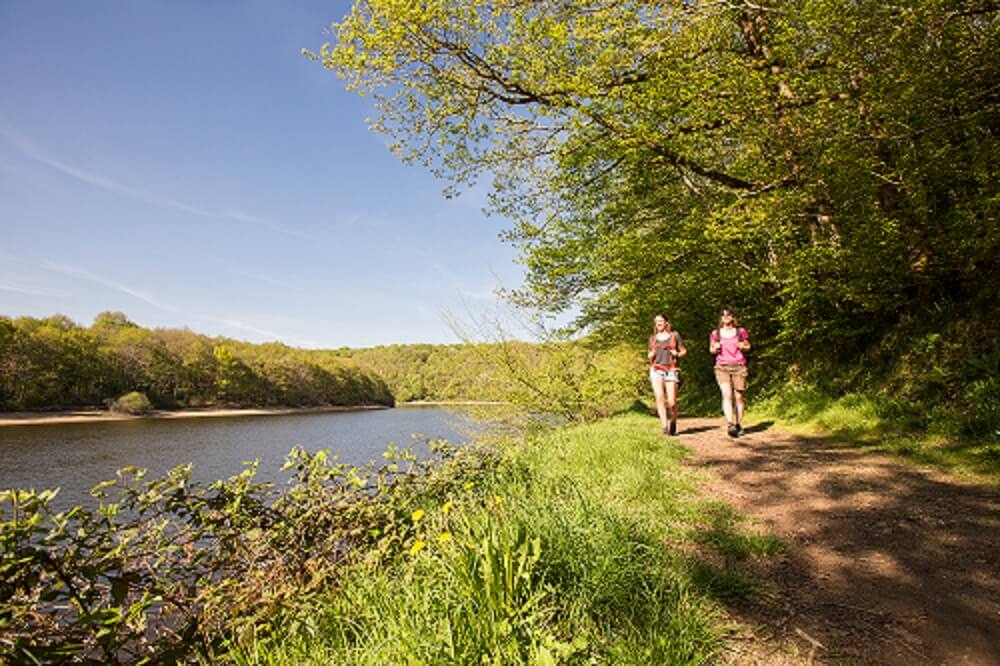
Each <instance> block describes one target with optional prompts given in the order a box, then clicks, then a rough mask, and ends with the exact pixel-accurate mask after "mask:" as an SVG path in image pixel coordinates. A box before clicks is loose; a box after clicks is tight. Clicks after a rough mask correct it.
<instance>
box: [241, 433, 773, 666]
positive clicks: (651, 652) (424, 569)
mask: <svg viewBox="0 0 1000 666" xmlns="http://www.w3.org/2000/svg"><path fill="white" fill-rule="evenodd" d="M684 456H685V450H684V449H683V448H682V447H681V446H679V445H678V444H677V443H676V441H675V440H672V439H667V438H664V437H663V436H662V435H660V434H659V432H658V429H657V428H656V426H655V423H653V422H652V420H651V419H649V417H648V416H645V417H644V416H639V415H624V416H620V417H617V418H614V419H610V420H607V421H603V422H600V423H596V424H590V425H583V426H575V427H572V428H565V429H560V430H556V431H553V432H550V433H547V434H544V435H540V436H536V437H533V438H531V439H530V441H522V442H519V443H511V444H509V445H508V446H507V447H506V448H504V450H503V452H502V453H501V454H500V456H499V457H497V458H495V459H494V460H495V464H491V465H483V466H480V467H479V468H478V470H477V472H476V475H475V476H474V477H473V476H472V475H470V474H468V473H466V474H463V476H462V479H461V481H460V482H459V483H456V484H454V485H453V486H452V487H451V488H449V489H447V490H446V491H445V492H436V493H434V495H433V496H431V495H428V496H427V497H426V502H425V503H424V504H423V505H422V506H421V508H418V509H416V510H415V511H414V512H413V513H412V515H411V516H410V517H409V518H410V521H411V522H412V523H413V526H415V528H416V529H413V530H411V532H410V534H411V536H410V537H409V538H408V539H407V540H406V541H405V542H403V543H399V544H397V545H396V547H394V548H391V549H388V550H383V551H373V552H372V553H371V554H370V557H368V558H367V559H366V560H365V561H363V562H361V563H360V564H357V565H356V566H354V567H353V568H352V569H351V570H350V571H349V572H347V575H344V576H342V577H340V580H341V581H342V585H341V586H340V587H339V588H338V589H336V590H332V591H330V593H329V594H328V595H326V596H325V598H324V599H323V600H322V603H320V604H318V605H317V606H316V607H315V608H314V609H312V612H310V613H305V614H303V613H301V612H300V613H296V614H288V615H287V616H286V617H282V618H280V619H278V620H276V624H275V627H274V630H273V631H271V632H270V633H267V634H264V633H263V632H262V633H261V634H260V635H257V636H253V637H250V638H249V639H248V640H242V641H238V642H236V643H234V645H233V649H232V651H231V652H230V653H229V654H228V655H227V658H228V659H229V660H230V661H232V662H235V663H240V664H330V663H343V664H347V663H350V664H387V663H392V664H397V663H398V664H453V663H457V664H556V663H560V664H561V663H566V664H574V663H580V664H583V663H615V664H636V665H639V664H653V663H655V664H705V663H712V662H714V661H715V660H716V659H717V658H718V656H719V655H720V653H721V652H722V651H723V650H724V646H725V638H726V635H727V626H726V623H725V621H724V616H723V614H722V613H721V612H720V605H719V602H718V599H719V598H720V597H723V598H724V597H726V596H727V595H728V594H729V593H730V592H731V591H732V590H733V589H734V588H733V585H731V584H730V583H731V581H732V580H734V579H738V578H739V576H738V574H737V573H735V572H734V570H733V569H732V568H731V566H730V564H731V561H736V560H739V559H745V558H747V557H753V556H757V555H765V554H767V553H769V552H774V551H775V550H776V549H777V548H776V547H775V544H774V543H773V542H769V541H766V539H765V541H763V542H760V543H758V541H757V540H756V539H757V537H755V536H754V535H753V534H752V533H749V532H747V531H746V530H745V529H744V526H743V525H742V519H741V518H740V517H738V516H736V515H735V514H732V513H730V514H727V515H726V517H725V518H724V519H720V518H719V515H720V514H719V511H718V510H719V506H718V505H716V504H712V503H708V502H705V501H704V500H701V499H699V498H697V496H696V489H697V485H698V479H697V478H696V477H695V476H694V474H693V473H692V472H691V471H690V470H688V469H686V468H684V467H683V466H682V465H681V464H680V462H681V460H682V459H683V457H684ZM438 489H439V490H440V487H439V488H438ZM720 534H725V535H728V536H729V539H728V541H727V539H726V538H722V537H720V536H719V535H720ZM712 535H715V536H714V537H713V536H712ZM738 535H743V537H742V538H741V537H739V536H738ZM733 544H738V547H735V548H734V546H733ZM761 544H763V545H761ZM703 551H704V552H708V551H712V552H714V553H715V554H716V556H718V555H719V554H722V556H724V558H725V559H726V560H727V562H729V564H726V565H725V566H723V565H714V564H712V562H713V561H715V560H718V557H714V558H713V556H711V555H710V554H709V556H707V557H702V556H700V555H699V553H701V552H703ZM741 580H742V579H741ZM743 583H745V584H744V585H743V589H742V593H746V592H747V591H748V590H749V589H750V588H751V587H752V585H751V584H749V583H746V581H743Z"/></svg>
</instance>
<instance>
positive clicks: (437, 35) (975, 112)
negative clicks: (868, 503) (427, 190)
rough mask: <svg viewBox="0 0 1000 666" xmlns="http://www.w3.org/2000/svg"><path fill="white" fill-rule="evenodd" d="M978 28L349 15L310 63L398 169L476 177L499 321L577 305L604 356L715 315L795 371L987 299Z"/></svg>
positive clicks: (503, 9) (983, 67)
mask: <svg viewBox="0 0 1000 666" xmlns="http://www.w3.org/2000/svg"><path fill="white" fill-rule="evenodd" d="M997 12H998V8H997V5H996V4H995V3H992V2H989V1H984V0H907V1H906V2H902V3H890V4H886V3H882V2H878V1H877V0H852V1H847V0H802V1H800V2H791V3H786V2H766V3H759V2H750V1H749V0H727V1H723V2H690V1H687V0H685V1H676V2H671V1H667V2H627V1H626V2H592V1H591V2H584V1H571V2H564V1H562V0H559V1H557V0H539V1H537V2H530V3H528V2H521V1H519V0H506V1H502V2H485V1H484V0H472V1H468V2H463V3H447V2H424V3H412V2H406V1H405V0H359V1H358V2H356V3H355V5H354V8H353V11H352V12H351V14H350V15H349V16H347V17H345V18H344V20H343V21H342V22H341V23H339V24H337V25H335V26H334V28H335V31H336V35H337V39H336V42H335V43H333V44H327V45H324V46H323V47H322V48H321V49H320V50H319V52H318V53H316V54H310V55H312V56H313V57H314V58H316V59H318V60H320V61H321V62H322V63H323V64H324V65H325V66H326V67H328V68H330V69H333V70H335V71H336V72H337V73H338V74H339V75H340V76H342V77H343V78H345V79H346V80H347V84H348V86H349V88H351V89H353V90H356V91H358V92H360V93H363V94H370V95H373V96H374V97H375V99H376V100H377V103H378V108H379V112H380V115H379V116H378V117H377V118H376V119H375V120H374V122H373V125H372V127H373V129H374V130H376V131H378V132H383V133H385V134H387V135H388V136H390V137H391V138H392V140H393V143H392V147H393V149H394V150H395V151H396V152H397V153H398V154H399V155H400V156H401V157H402V158H403V159H405V160H410V161H416V162H418V163H422V164H425V165H428V166H429V167H430V168H432V169H433V170H434V171H435V172H436V173H438V174H440V175H442V176H445V177H447V178H449V179H451V181H452V182H453V185H454V186H455V187H458V188H460V187H462V186H464V185H467V184H469V183H472V182H474V181H475V180H476V178H478V177H481V176H482V175H484V174H486V175H491V176H492V179H493V199H492V209H493V210H494V211H497V212H500V213H502V214H504V215H507V216H509V217H511V218H512V219H513V220H515V222H514V227H513V228H512V229H511V230H510V231H509V234H508V235H509V238H510V240H512V241H513V242H515V243H516V244H518V246H519V247H520V249H521V251H522V253H523V255H524V261H525V264H526V266H527V268H528V282H527V286H526V288H525V289H524V290H522V291H521V292H519V293H515V294H514V297H515V299H516V300H518V301H519V302H522V303H525V304H530V305H533V306H537V307H542V308H547V309H550V310H555V311H559V310H565V309H567V308H569V307H571V306H573V305H574V304H580V305H581V306H582V316H581V318H580V321H579V322H578V324H579V325H580V327H581V328H584V327H588V326H589V327H592V328H594V329H595V330H596V331H597V333H598V334H600V335H603V336H604V337H606V338H608V339H611V340H622V339H629V340H638V339H641V331H642V330H644V329H645V327H646V325H647V322H648V320H649V319H650V317H651V315H652V313H653V311H654V310H657V309H662V308H666V309H668V310H669V311H671V312H678V313H680V316H679V317H677V322H676V323H678V324H680V325H681V326H682V327H684V328H685V330H696V331H697V330H699V329H705V328H709V327H711V322H712V321H713V316H714V313H715V312H716V311H717V310H718V308H719V307H720V306H721V305H722V304H724V303H728V304H731V305H735V306H736V307H737V308H739V309H741V310H742V311H744V312H745V313H747V314H748V315H749V316H750V318H751V319H752V320H753V322H754V323H755V330H756V331H757V333H758V335H759V336H762V337H763V338H764V339H766V340H767V341H768V343H769V344H767V345H765V346H764V348H765V349H769V350H770V351H769V352H768V353H771V354H772V355H774V357H775V358H780V360H781V361H783V362H785V363H795V362H798V363H803V362H809V361H815V360H817V359H818V356H820V355H817V354H816V351H815V349H816V348H817V346H821V347H822V348H823V349H824V350H825V352H827V355H828V356H829V357H834V358H836V357H838V356H841V357H847V356H852V355H856V354H858V353H860V352H861V351H863V350H864V349H866V348H867V347H868V346H870V345H871V344H872V342H873V341H874V340H876V339H877V338H878V337H879V336H880V335H882V334H884V332H885V331H886V330H887V328H888V327H890V326H892V325H894V324H896V323H897V322H901V321H913V320H916V321H920V319H921V316H922V315H926V316H928V317H929V316H930V315H931V314H932V313H933V312H935V311H936V310H940V309H941V308H942V304H943V303H948V302H952V303H955V302H957V303H971V302H977V300H982V299H983V298H984V297H986V296H987V295H989V294H994V295H995V294H996V293H998V291H1000V289H998V287H1000V279H998V277H997V276H996V275H995V272H994V271H989V270H987V267H988V266H989V265H990V264H991V262H993V261H994V260H995V257H996V256H1000V222H998V203H1000V195H998V189H997V183H998V182H1000V178H998V177H997V176H998V175H1000V174H998V173H997V169H998V167H997V165H998V164H1000V140H998V139H1000V91H998V89H997V87H996V81H998V80H1000V60H998V59H997V58H996V55H995V54H996V53H997V52H1000V24H998V21H997ZM804 338H805V339H809V340H810V341H811V342H813V343H815V344H813V345H808V346H806V345H801V344H798V343H799V341H800V340H802V339H804Z"/></svg>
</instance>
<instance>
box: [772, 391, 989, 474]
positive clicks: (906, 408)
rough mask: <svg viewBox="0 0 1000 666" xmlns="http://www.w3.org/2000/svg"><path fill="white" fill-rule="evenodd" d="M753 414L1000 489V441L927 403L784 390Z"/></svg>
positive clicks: (947, 411) (852, 394)
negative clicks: (993, 485) (970, 429)
mask: <svg viewBox="0 0 1000 666" xmlns="http://www.w3.org/2000/svg"><path fill="white" fill-rule="evenodd" d="M753 414H754V417H755V418H757V419H767V420H773V421H775V422H776V423H778V424H780V425H781V426H782V427H784V428H785V429H787V430H790V431H792V432H797V433H800V434H807V435H819V436H826V437H830V438H831V439H832V440H833V441H834V442H835V443H837V444H840V445H843V446H853V447H863V448H866V449H868V450H872V451H878V452H883V453H889V454H892V455H894V456H896V457H898V458H899V459H901V460H904V461H908V462H911V463H913V464H917V465H930V466H934V467H937V468H939V469H943V470H946V471H948V472H951V473H953V474H956V475H959V476H966V477H972V478H975V479H977V480H980V481H983V482H987V483H991V484H1000V435H998V434H996V433H994V432H991V431H989V430H986V431H983V430H981V429H980V430H979V431H977V432H969V431H968V429H967V428H966V427H964V419H963V416H962V415H960V414H957V413H955V412H954V411H953V410H950V409H947V408H945V407H943V406H938V405H936V404H934V403H933V402H931V401H927V402H923V403H914V402H910V401H903V400H898V399H895V398H893V397H891V396H885V395H881V394H871V393H849V394H846V395H842V396H829V395H826V394H824V393H822V392H820V391H817V390H814V389H808V388H802V387H789V388H786V389H784V390H782V391H781V392H779V393H776V394H774V395H772V396H770V397H769V398H767V399H765V400H763V401H761V402H760V403H758V404H757V405H754V408H753Z"/></svg>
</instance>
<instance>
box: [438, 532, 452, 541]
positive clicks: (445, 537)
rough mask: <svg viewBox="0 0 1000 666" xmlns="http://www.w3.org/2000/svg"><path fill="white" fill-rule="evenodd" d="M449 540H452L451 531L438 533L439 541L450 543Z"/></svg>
mask: <svg viewBox="0 0 1000 666" xmlns="http://www.w3.org/2000/svg"><path fill="white" fill-rule="evenodd" d="M449 541H451V532H441V534H439V535H438V542H439V543H448V542H449Z"/></svg>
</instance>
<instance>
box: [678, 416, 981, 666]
mask: <svg viewBox="0 0 1000 666" xmlns="http://www.w3.org/2000/svg"><path fill="white" fill-rule="evenodd" d="M683 425H684V426H685V427H684V429H683V430H682V434H685V435H686V434H687V433H692V434H691V435H689V436H684V437H682V439H681V441H682V443H684V444H686V445H688V446H689V447H690V448H691V449H692V451H693V455H692V457H691V458H690V459H689V461H688V462H689V464H690V465H692V466H696V467H700V468H703V469H707V470H711V471H712V472H713V475H714V478H713V479H711V480H710V481H709V482H708V484H707V487H706V492H707V493H708V494H710V495H711V496H713V497H715V498H718V499H721V500H724V501H726V502H728V503H730V504H731V505H733V506H734V507H735V508H736V509H737V510H739V511H741V512H743V513H745V514H748V515H750V516H753V517H755V518H757V519H759V520H760V521H762V523H763V524H764V525H765V526H766V528H767V529H769V530H771V531H772V532H774V533H776V534H777V535H778V536H780V538H781V539H782V540H783V541H784V543H785V545H786V546H787V552H786V553H785V554H784V555H781V556H778V557H771V558H766V559H760V560H753V561H751V562H750V564H749V565H747V566H748V567H749V572H750V573H751V574H752V575H753V576H754V577H756V578H757V579H758V580H759V581H761V583H762V585H763V587H764V590H763V592H762V593H761V594H758V595H755V596H754V597H753V598H752V599H751V600H750V601H749V602H746V603H743V604H741V605H738V606H735V607H733V608H732V609H731V611H732V612H733V613H734V615H736V617H738V618H739V619H741V620H743V621H745V622H746V623H748V624H751V625H754V626H755V627H756V628H757V631H758V632H761V633H762V634H763V637H765V638H767V639H769V640H773V641H775V642H776V643H778V644H783V645H784V646H785V647H788V646H791V645H794V646H795V647H796V648H797V650H798V651H799V652H800V653H802V654H805V653H807V652H814V653H815V658H816V660H817V661H818V662H819V663H845V662H846V663H876V664H883V663H884V664H907V665H909V664H949V665H950V664H984V665H985V664H991V665H993V664H1000V489H996V488H991V487H985V486H979V485H975V484H973V483H970V482H965V481H963V480H961V479H957V478H954V477H949V476H947V475H945V474H944V473H942V472H938V471H935V470H927V469H920V468H916V467H910V466H906V465H904V464H902V463H900V462H897V461H895V460H892V459H890V458H887V457H884V456H880V455H875V454H870V453H866V452H863V451H858V450H853V449H844V448H840V447H837V446H834V445H833V444H831V443H829V442H827V441H825V440H824V439H821V438H809V437H800V436H792V435H788V434H786V433H782V432H779V431H774V430H770V431H767V429H768V428H769V427H770V425H771V423H769V422H765V423H763V424H757V425H755V426H753V427H752V428H747V430H746V431H747V433H748V436H746V437H743V438H740V439H739V440H736V441H733V440H730V439H729V438H728V437H726V436H725V433H724V432H722V431H721V430H720V429H719V428H718V425H717V423H715V422H711V423H710V422H709V421H708V420H706V419H688V420H686V423H684V424H683ZM706 426H707V427H706ZM765 431H767V432H765Z"/></svg>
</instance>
